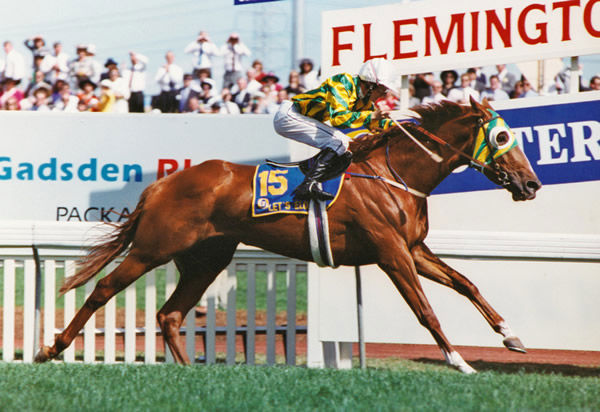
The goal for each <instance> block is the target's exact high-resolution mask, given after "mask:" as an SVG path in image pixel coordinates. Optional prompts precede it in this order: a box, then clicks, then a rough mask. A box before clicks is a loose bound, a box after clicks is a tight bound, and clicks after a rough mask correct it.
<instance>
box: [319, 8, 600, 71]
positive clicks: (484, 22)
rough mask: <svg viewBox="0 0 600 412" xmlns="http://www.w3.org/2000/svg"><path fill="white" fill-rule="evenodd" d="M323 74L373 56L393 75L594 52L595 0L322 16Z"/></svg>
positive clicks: (598, 43) (599, 39)
mask: <svg viewBox="0 0 600 412" xmlns="http://www.w3.org/2000/svg"><path fill="white" fill-rule="evenodd" d="M321 35H322V40H321V44H322V56H321V64H322V72H323V74H324V76H330V75H333V74H335V73H338V72H341V71H347V72H350V73H354V72H357V71H358V68H359V67H360V65H361V64H362V63H363V62H365V61H367V60H369V59H371V58H374V57H383V58H386V59H387V60H389V61H392V62H394V63H395V65H394V66H395V68H396V69H397V74H398V75H400V74H411V73H420V72H423V71H425V70H426V71H437V70H444V69H451V68H464V67H473V66H484V65H494V64H499V63H515V62H521V61H531V60H538V59H547V58H552V57H566V56H580V55H585V54H596V53H598V52H600V0H568V1H549V0H546V1H537V2H529V1H522V0H504V1H496V0H479V1H466V0H462V1H443V0H427V1H418V2H411V3H408V4H390V5H385V6H378V7H367V8H361V9H346V10H334V11H327V12H324V13H323V15H322V33H321Z"/></svg>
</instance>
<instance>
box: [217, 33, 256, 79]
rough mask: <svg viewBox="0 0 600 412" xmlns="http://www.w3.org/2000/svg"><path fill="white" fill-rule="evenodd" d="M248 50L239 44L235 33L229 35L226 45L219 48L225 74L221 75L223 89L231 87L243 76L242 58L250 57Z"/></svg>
mask: <svg viewBox="0 0 600 412" xmlns="http://www.w3.org/2000/svg"><path fill="white" fill-rule="evenodd" d="M250 54H251V53H250V49H248V47H246V45H245V44H244V43H242V42H241V40H240V36H239V34H237V33H231V34H230V35H229V38H228V39H227V43H226V44H224V45H223V47H221V55H222V56H223V60H224V63H225V74H224V75H223V87H231V86H233V85H234V84H235V83H236V82H237V79H239V78H240V77H242V76H243V75H244V66H243V65H242V56H250Z"/></svg>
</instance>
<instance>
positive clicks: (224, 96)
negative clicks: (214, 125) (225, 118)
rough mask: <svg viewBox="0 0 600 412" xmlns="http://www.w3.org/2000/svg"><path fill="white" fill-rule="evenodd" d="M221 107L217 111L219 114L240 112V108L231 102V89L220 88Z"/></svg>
mask: <svg viewBox="0 0 600 412" xmlns="http://www.w3.org/2000/svg"><path fill="white" fill-rule="evenodd" d="M220 103H221V107H220V109H219V113H221V114H240V108H239V106H238V105H237V104H235V103H234V102H233V97H232V95H231V91H230V90H229V89H228V88H224V89H223V90H221V102H220Z"/></svg>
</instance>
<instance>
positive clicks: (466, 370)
mask: <svg viewBox="0 0 600 412" xmlns="http://www.w3.org/2000/svg"><path fill="white" fill-rule="evenodd" d="M456 369H458V370H459V371H461V372H462V373H464V374H465V375H473V374H476V373H477V370H475V369H474V368H473V367H472V366H471V365H469V364H468V363H466V362H465V363H464V364H462V365H459V366H457V367H456Z"/></svg>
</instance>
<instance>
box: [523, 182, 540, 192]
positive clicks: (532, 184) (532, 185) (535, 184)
mask: <svg viewBox="0 0 600 412" xmlns="http://www.w3.org/2000/svg"><path fill="white" fill-rule="evenodd" d="M526 186H527V188H528V189H531V190H532V191H533V192H535V191H537V190H538V189H539V188H540V187H541V186H542V185H541V184H540V183H539V182H536V181H535V180H528V181H527V183H526Z"/></svg>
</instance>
